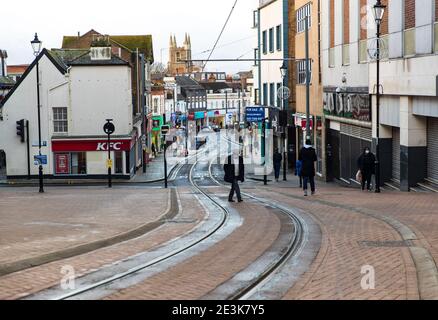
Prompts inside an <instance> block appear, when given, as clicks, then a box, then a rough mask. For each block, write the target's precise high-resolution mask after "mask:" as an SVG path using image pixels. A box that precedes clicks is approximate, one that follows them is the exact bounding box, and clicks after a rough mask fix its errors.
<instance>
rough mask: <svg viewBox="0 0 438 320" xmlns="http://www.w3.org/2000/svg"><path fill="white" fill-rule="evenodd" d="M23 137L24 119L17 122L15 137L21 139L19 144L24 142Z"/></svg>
mask: <svg viewBox="0 0 438 320" xmlns="http://www.w3.org/2000/svg"><path fill="white" fill-rule="evenodd" d="M24 135H25V133H24V119H21V120H20V121H17V136H19V137H21V142H24V141H25V138H24Z"/></svg>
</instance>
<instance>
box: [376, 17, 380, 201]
mask: <svg viewBox="0 0 438 320" xmlns="http://www.w3.org/2000/svg"><path fill="white" fill-rule="evenodd" d="M376 115H377V119H376V123H377V139H376V193H380V141H379V140H380V23H377V94H376Z"/></svg>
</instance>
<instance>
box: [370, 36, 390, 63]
mask: <svg viewBox="0 0 438 320" xmlns="http://www.w3.org/2000/svg"><path fill="white" fill-rule="evenodd" d="M377 47H379V50H378V49H377ZM367 51H368V56H369V57H370V59H371V61H376V60H377V58H378V53H379V51H380V59H386V58H388V44H387V42H386V41H385V40H384V39H382V38H380V39H373V40H371V41H370V44H369V45H368V50H367Z"/></svg>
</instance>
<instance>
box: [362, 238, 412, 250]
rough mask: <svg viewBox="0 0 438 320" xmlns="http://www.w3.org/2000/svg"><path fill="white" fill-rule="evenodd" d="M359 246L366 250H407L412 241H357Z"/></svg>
mask: <svg viewBox="0 0 438 320" xmlns="http://www.w3.org/2000/svg"><path fill="white" fill-rule="evenodd" d="M358 243H359V245H360V246H362V247H368V248H409V247H412V246H413V243H412V241H410V240H406V241H358Z"/></svg>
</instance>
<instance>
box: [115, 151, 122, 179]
mask: <svg viewBox="0 0 438 320" xmlns="http://www.w3.org/2000/svg"><path fill="white" fill-rule="evenodd" d="M115 157H116V161H115V164H116V166H115V171H114V172H115V174H123V152H122V151H117V152H115Z"/></svg>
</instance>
